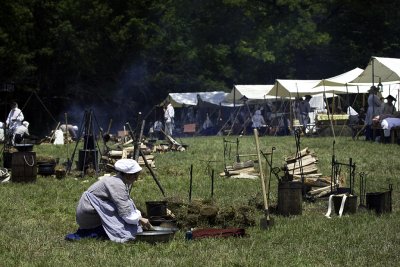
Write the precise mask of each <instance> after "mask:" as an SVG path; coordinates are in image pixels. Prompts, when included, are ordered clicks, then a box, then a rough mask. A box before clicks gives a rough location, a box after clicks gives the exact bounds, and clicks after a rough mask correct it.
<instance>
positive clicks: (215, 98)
mask: <svg viewBox="0 0 400 267" xmlns="http://www.w3.org/2000/svg"><path fill="white" fill-rule="evenodd" d="M227 94H228V93H225V92H223V91H214V92H193V93H170V94H168V96H167V98H166V99H165V100H164V101H162V102H161V103H160V106H162V105H163V104H164V103H165V102H166V101H170V102H171V104H172V106H173V107H175V108H179V107H183V106H186V107H188V106H197V104H198V103H199V99H198V98H200V100H201V101H203V102H205V103H209V104H212V105H217V106H218V105H220V103H222V102H223V101H224V99H225V97H226V95H227Z"/></svg>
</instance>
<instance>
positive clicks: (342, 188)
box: [336, 187, 351, 194]
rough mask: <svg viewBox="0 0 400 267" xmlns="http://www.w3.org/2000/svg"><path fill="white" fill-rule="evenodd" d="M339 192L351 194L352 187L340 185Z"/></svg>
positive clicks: (337, 191)
mask: <svg viewBox="0 0 400 267" xmlns="http://www.w3.org/2000/svg"><path fill="white" fill-rule="evenodd" d="M336 193H337V194H351V189H350V187H338V189H337V190H336Z"/></svg>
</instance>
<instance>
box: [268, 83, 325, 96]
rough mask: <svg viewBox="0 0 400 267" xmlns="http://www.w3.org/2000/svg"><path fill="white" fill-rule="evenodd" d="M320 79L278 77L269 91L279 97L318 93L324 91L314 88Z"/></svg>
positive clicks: (271, 94) (269, 93)
mask: <svg viewBox="0 0 400 267" xmlns="http://www.w3.org/2000/svg"><path fill="white" fill-rule="evenodd" d="M319 82H320V80H285V79H277V80H276V82H275V84H274V86H273V87H272V89H271V90H270V91H269V92H268V93H267V94H268V95H269V96H277V97H297V96H299V97H301V96H304V95H312V94H317V93H320V92H323V89H321V90H322V91H318V90H317V89H314V87H315V86H316V85H317V84H318V83H319Z"/></svg>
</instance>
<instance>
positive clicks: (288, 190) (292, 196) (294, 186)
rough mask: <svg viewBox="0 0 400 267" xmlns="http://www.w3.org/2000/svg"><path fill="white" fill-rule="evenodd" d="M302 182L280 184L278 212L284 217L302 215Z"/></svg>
mask: <svg viewBox="0 0 400 267" xmlns="http://www.w3.org/2000/svg"><path fill="white" fill-rule="evenodd" d="M302 204H303V196H302V184H301V182H292V181H290V182H279V185H278V208H277V211H278V213H279V214H281V215H283V216H289V215H301V213H302Z"/></svg>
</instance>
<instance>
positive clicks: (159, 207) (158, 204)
mask: <svg viewBox="0 0 400 267" xmlns="http://www.w3.org/2000/svg"><path fill="white" fill-rule="evenodd" d="M146 210H147V216H148V217H158V216H166V215H167V201H146Z"/></svg>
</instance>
